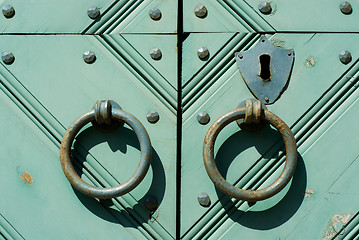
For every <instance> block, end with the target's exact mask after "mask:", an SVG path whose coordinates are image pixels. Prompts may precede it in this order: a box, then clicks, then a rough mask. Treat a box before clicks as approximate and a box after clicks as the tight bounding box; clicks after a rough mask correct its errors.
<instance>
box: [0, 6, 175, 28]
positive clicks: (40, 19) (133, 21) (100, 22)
mask: <svg viewBox="0 0 359 240" xmlns="http://www.w3.org/2000/svg"><path fill="white" fill-rule="evenodd" d="M6 5H11V6H12V7H13V8H14V10H15V15H14V16H13V17H10V18H5V17H4V16H1V17H2V21H1V22H0V30H1V32H2V33H5V34H12V33H21V34H44V33H46V34H55V33H65V34H110V33H114V34H119V33H124V32H126V33H174V32H176V30H177V11H176V9H177V1H174V0H170V1H165V2H161V1H157V0H156V1H152V0H125V1H118V0H105V1H101V0H95V1H91V2H88V1H86V0H78V1H71V0H63V1H55V0H49V1H48V0H37V1H26V2H19V1H2V2H1V5H0V6H1V7H4V6H6ZM91 7H97V8H98V9H99V10H100V15H99V16H98V17H97V18H95V19H91V18H90V17H89V16H88V14H87V10H88V9H89V8H91ZM152 8H158V9H160V11H161V13H162V16H161V19H159V20H156V21H154V20H152V19H151V17H150V16H149V11H150V10H151V9H152Z"/></svg>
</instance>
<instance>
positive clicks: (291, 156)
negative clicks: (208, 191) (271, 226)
mask: <svg viewBox="0 0 359 240" xmlns="http://www.w3.org/2000/svg"><path fill="white" fill-rule="evenodd" d="M258 102H259V101H258ZM258 102H257V103H253V102H252V104H248V105H247V107H242V108H237V109H235V110H233V111H230V112H228V113H226V114H224V115H223V116H222V117H220V118H219V119H217V120H216V121H215V122H214V123H213V124H212V126H211V127H210V128H209V129H208V131H207V134H206V137H205V140H204V144H203V161H204V166H205V168H206V171H207V174H208V176H209V177H210V179H211V180H212V182H213V183H214V185H215V186H216V187H217V188H218V189H220V190H221V191H222V192H223V193H225V194H226V195H228V196H230V197H233V198H235V199H237V200H244V201H249V202H256V201H260V200H265V199H267V198H270V197H272V196H274V195H275V194H277V193H278V192H280V191H281V190H282V189H283V188H284V187H285V186H286V185H287V184H288V182H289V181H290V179H291V178H292V176H293V174H294V171H295V168H296V165H297V157H298V154H297V146H296V142H295V138H294V135H293V133H292V131H291V130H290V128H289V127H288V126H287V125H286V124H285V123H284V122H283V121H282V120H281V119H280V118H279V117H277V116H276V115H275V114H274V113H272V112H270V111H268V110H263V111H260V112H261V113H260V115H259V116H258V113H259V111H255V110H253V109H251V106H252V107H253V105H256V106H257V108H259V107H258V106H259V104H260V102H259V103H258ZM256 114H257V116H251V115H256ZM259 117H260V119H264V120H266V121H267V122H269V123H270V124H271V125H272V126H274V127H275V128H276V129H277V130H278V131H279V132H280V133H281V135H282V137H283V140H284V144H285V148H286V162H285V165H284V169H283V171H282V173H281V175H280V176H279V178H278V179H277V180H276V181H275V182H274V183H272V184H271V185H269V186H268V187H266V188H263V189H259V190H244V189H240V188H238V187H235V186H233V185H231V184H230V183H229V182H227V181H226V180H225V179H224V178H223V176H222V175H221V174H220V172H219V170H218V168H217V166H216V163H215V159H214V144H215V141H216V138H217V136H218V134H219V133H220V131H221V130H222V129H223V128H224V127H225V126H227V125H228V124H229V123H231V122H232V121H235V120H238V119H241V118H247V120H248V119H252V120H251V121H257V120H258V118H259ZM253 119H257V120H253ZM251 121H247V123H250V122H251Z"/></svg>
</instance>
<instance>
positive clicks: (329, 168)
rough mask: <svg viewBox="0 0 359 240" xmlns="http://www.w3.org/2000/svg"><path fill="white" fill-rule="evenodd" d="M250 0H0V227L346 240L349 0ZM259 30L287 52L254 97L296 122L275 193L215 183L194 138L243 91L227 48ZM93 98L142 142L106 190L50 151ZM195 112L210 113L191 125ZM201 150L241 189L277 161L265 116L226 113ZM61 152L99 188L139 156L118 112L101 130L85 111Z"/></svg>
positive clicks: (353, 137)
mask: <svg viewBox="0 0 359 240" xmlns="http://www.w3.org/2000/svg"><path fill="white" fill-rule="evenodd" d="M260 3H261V1H257V0H256V1H240V0H233V1H221V0H217V1H215V0H204V1H192V0H191V1H190V0H183V1H181V0H180V1H177V0H154V1H150V0H142V1H137V0H133V1H130V0H128V1H123V0H121V1H119V0H103V1H100V0H95V1H91V2H89V1H85V0H76V1H69V0H64V1H53V0H52V1H48V0H47V1H45V0H38V1H33V0H32V1H26V2H20V1H16V0H9V1H2V2H1V7H2V8H3V9H4V10H3V16H1V17H0V19H1V20H0V30H1V32H2V34H1V35H0V53H3V60H2V61H1V62H0V111H1V115H0V121H1V126H2V127H1V136H2V137H1V139H0V141H1V144H0V150H1V152H2V155H1V158H0V166H1V167H0V180H1V183H2V189H3V196H2V197H1V198H0V239H238V238H241V239H346V240H349V239H356V238H358V234H359V231H358V222H359V218H358V217H357V215H358V212H359V208H358V204H357V199H359V191H358V189H357V187H356V186H357V183H358V182H359V177H358V175H357V171H358V170H359V169H358V168H359V162H358V161H356V160H357V156H358V154H359V150H358V148H357V145H358V144H359V137H358V136H359V128H357V127H356V123H357V118H358V117H359V116H358V115H359V112H358V111H357V108H358V107H359V106H358V102H357V100H358V97H359V92H358V90H357V87H358V79H359V78H358V69H359V68H358V56H359V50H358V48H357V47H356V43H357V42H358V40H359V35H358V34H357V33H358V32H359V27H358V25H357V22H358V20H359V15H358V14H359V3H358V2H354V1H351V2H350V3H351V4H352V5H351V6H352V11H349V12H348V13H345V14H344V13H343V12H342V11H341V9H340V7H339V5H340V3H341V2H340V1H330V2H327V1H324V0H322V1H315V2H313V1H309V0H303V1H300V2H293V1H285V0H277V1H273V2H270V4H271V11H270V12H268V13H265V14H264V13H262V12H261V11H260V10H259V9H258V5H259V4H260ZM201 4H203V5H204V6H205V8H206V12H205V10H204V8H201V7H198V5H201ZM196 7H197V8H199V10H197V11H198V12H197V14H196V13H195V8H196ZM96 8H98V9H96ZM89 9H90V12H89V13H88V10H89ZM158 10H159V11H160V13H159V12H158ZM97 11H99V13H98V12H97ZM343 11H345V10H343ZM97 14H98V16H96V15H97ZM261 35H265V36H266V37H267V38H268V39H269V40H270V41H271V42H272V43H273V45H275V46H277V47H279V48H284V49H293V50H294V52H295V60H294V65H293V69H292V73H291V76H290V79H289V83H288V85H287V87H286V89H285V91H284V92H283V93H282V94H281V96H280V98H279V99H278V100H277V101H276V102H275V103H274V104H271V105H268V106H267V108H268V110H270V111H271V112H273V113H275V114H276V115H278V116H279V117H280V118H281V119H282V120H283V121H284V122H285V123H286V124H287V125H288V126H289V127H290V128H291V130H292V131H293V133H294V136H295V139H296V142H297V146H298V163H297V168H296V171H295V173H294V176H293V179H292V180H291V182H290V183H289V184H288V185H287V186H286V187H285V188H284V189H283V190H282V191H281V192H280V193H278V194H277V195H275V196H273V197H272V198H269V199H267V200H264V201H258V202H255V203H254V202H250V203H248V202H246V201H241V200H235V199H232V198H229V197H228V196H226V195H225V194H224V193H222V192H221V191H220V190H218V189H217V188H216V187H215V186H214V184H213V183H212V181H211V180H210V178H209V177H208V175H207V172H206V170H205V166H204V163H203V156H202V149H203V142H204V137H205V135H206V133H207V131H208V129H209V128H210V126H211V124H213V123H214V122H215V120H216V119H218V118H219V117H221V116H222V115H224V114H225V113H227V112H228V111H230V110H233V109H235V108H236V107H237V106H238V104H239V103H240V102H241V101H243V100H245V99H249V98H253V95H252V93H251V91H250V90H249V89H248V87H247V85H246V84H245V82H244V81H243V78H242V76H241V74H240V72H239V69H238V67H237V64H236V60H235V57H234V52H238V51H244V50H248V49H251V48H252V47H253V46H255V44H256V43H257V42H258V41H259V39H260V36H261ZM156 48H157V49H159V50H157V49H156ZM205 48H207V49H208V56H207V55H206V54H207V52H206V51H205ZM155 49H156V50H155ZM200 49H201V50H200ZM198 50H200V51H198ZM344 50H347V51H349V52H350V53H351V56H352V59H351V61H350V62H349V63H346V64H343V63H342V62H341V61H340V59H339V53H340V52H342V51H344ZM88 51H90V52H92V53H93V54H95V56H96V57H95V58H93V59H89V58H88V54H89V53H88ZM159 51H160V52H161V54H159ZM151 52H152V54H151ZM84 53H85V56H84ZM92 53H91V54H92ZM85 60H86V61H87V62H86V61H85ZM102 99H111V100H113V101H115V102H117V103H118V104H119V105H120V106H121V108H122V109H123V110H124V111H126V112H128V113H130V114H132V115H134V116H135V117H136V118H137V119H138V120H139V121H140V122H141V123H142V124H143V126H144V128H145V129H146V131H147V133H148V135H149V137H150V140H151V149H152V161H151V165H150V168H149V170H148V172H147V174H146V176H145V178H144V179H143V180H142V181H141V183H140V184H139V185H138V186H137V187H136V188H135V189H133V190H132V191H131V192H130V193H128V194H125V195H123V196H120V197H116V198H112V199H107V200H99V199H96V198H91V197H88V196H86V195H84V194H82V193H80V192H78V191H77V190H76V189H75V188H74V187H72V186H71V184H70V183H69V181H68V180H67V178H66V177H65V175H64V173H63V170H62V168H61V164H60V144H61V141H62V138H63V136H64V134H65V132H66V129H67V128H68V127H69V126H70V125H71V123H72V122H73V121H74V120H75V119H76V118H77V117H78V116H80V115H81V114H83V113H84V112H88V111H90V110H91V109H92V107H93V106H94V104H95V103H96V101H98V100H102ZM150 111H156V112H157V113H158V115H159V120H158V121H155V122H153V121H150V120H149V119H148V117H147V114H148V113H149V112H150ZM204 112H205V113H208V116H209V117H210V119H209V122H206V121H205V119H204V120H203V119H202V120H201V121H202V123H199V121H198V114H199V113H204ZM214 151H215V157H216V164H217V167H218V169H219V171H220V173H221V174H222V175H223V176H224V177H225V178H226V179H227V180H228V181H229V182H230V183H231V184H234V185H235V186H237V187H240V188H243V189H260V188H263V187H265V186H268V185H269V184H271V183H272V182H273V181H274V180H275V179H276V178H277V177H278V176H279V174H280V173H281V171H282V169H283V166H284V162H285V154H284V144H283V141H282V140H281V136H280V134H279V133H278V132H277V131H276V130H275V129H274V128H272V127H266V128H264V129H263V130H260V131H258V132H255V133H252V132H248V131H244V130H240V128H239V127H238V125H236V124H235V123H231V124H230V125H228V126H227V127H226V128H225V129H223V131H222V132H221V134H220V135H219V137H218V139H217V141H216V145H215V149H214ZM71 153H72V162H73V165H74V167H75V169H76V171H77V172H78V174H79V175H80V176H81V178H82V179H84V180H85V181H86V182H88V183H90V184H92V185H94V186H97V187H103V188H106V187H110V186H116V185H119V184H121V183H124V182H125V181H126V180H127V179H129V178H130V177H131V175H132V174H133V172H134V171H135V170H136V168H137V165H138V163H139V161H140V157H141V152H140V143H139V142H138V139H137V137H136V135H135V133H134V132H133V131H132V130H131V128H130V127H129V126H128V125H124V127H120V128H118V129H117V130H115V131H113V132H111V133H103V132H101V131H98V130H97V129H96V128H95V127H93V126H92V125H91V124H88V125H86V126H85V127H84V128H83V129H82V130H81V132H80V133H79V134H78V135H77V137H76V140H75V142H74V144H73V148H72V151H71ZM204 193H205V194H206V195H207V196H208V198H209V199H210V203H209V204H207V205H203V204H202V205H201V204H200V203H199V201H198V196H199V195H201V194H202V195H203V194H204ZM149 197H154V198H155V199H156V200H157V202H158V206H157V207H156V209H155V210H154V211H152V210H149V209H147V208H146V204H145V202H146V201H147V200H148V198H149Z"/></svg>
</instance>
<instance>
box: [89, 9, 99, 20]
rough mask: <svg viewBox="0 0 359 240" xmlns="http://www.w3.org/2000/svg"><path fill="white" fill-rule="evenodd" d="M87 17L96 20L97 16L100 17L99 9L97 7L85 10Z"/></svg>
mask: <svg viewBox="0 0 359 240" xmlns="http://www.w3.org/2000/svg"><path fill="white" fill-rule="evenodd" d="M87 15H88V16H89V17H90V18H91V19H96V18H97V17H98V16H100V9H99V8H98V7H90V8H89V9H87Z"/></svg>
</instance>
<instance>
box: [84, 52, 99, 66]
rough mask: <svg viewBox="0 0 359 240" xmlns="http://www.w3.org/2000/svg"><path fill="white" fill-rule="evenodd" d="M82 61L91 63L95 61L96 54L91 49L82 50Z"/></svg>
mask: <svg viewBox="0 0 359 240" xmlns="http://www.w3.org/2000/svg"><path fill="white" fill-rule="evenodd" d="M82 57H83V59H84V61H85V62H86V63H93V62H95V61H96V54H95V53H94V52H92V51H86V52H84V54H83V55H82Z"/></svg>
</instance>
